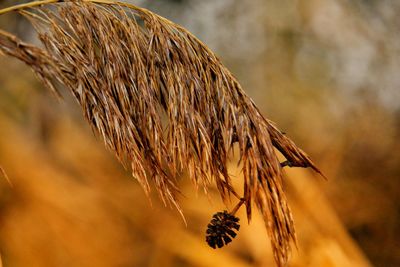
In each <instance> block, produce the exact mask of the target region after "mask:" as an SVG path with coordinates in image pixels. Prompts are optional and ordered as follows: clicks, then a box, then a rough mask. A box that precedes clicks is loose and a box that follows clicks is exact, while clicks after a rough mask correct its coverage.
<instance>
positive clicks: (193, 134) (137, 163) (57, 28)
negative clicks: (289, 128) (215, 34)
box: [0, 0, 320, 266]
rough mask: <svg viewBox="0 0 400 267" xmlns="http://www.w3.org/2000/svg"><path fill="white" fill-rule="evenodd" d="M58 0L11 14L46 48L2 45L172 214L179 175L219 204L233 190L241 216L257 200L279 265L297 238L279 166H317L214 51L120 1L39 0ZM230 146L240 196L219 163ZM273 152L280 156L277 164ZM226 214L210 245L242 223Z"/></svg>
mask: <svg viewBox="0 0 400 267" xmlns="http://www.w3.org/2000/svg"><path fill="white" fill-rule="evenodd" d="M55 2H64V3H56V4H52V5H51V6H52V8H47V6H42V7H39V6H38V4H31V5H29V3H28V4H24V5H22V6H19V7H15V8H11V9H7V10H6V11H10V10H19V11H20V12H21V13H22V14H23V15H24V16H26V17H27V18H28V19H29V20H30V21H31V22H32V24H33V25H34V27H35V29H36V30H37V32H38V36H39V39H40V40H41V42H42V43H43V45H44V47H43V48H39V47H36V46H33V45H30V44H27V43H24V42H23V41H21V40H20V39H18V38H17V37H15V36H13V35H11V34H9V33H7V32H4V31H0V51H2V52H3V53H5V54H7V55H10V56H12V57H15V58H18V59H19V60H22V61H23V62H25V63H26V64H27V65H29V66H30V67H31V68H32V70H33V71H34V73H35V74H36V75H37V76H38V78H39V79H40V80H41V81H42V82H43V84H44V85H45V86H47V87H48V88H49V89H50V90H51V91H53V92H55V93H56V94H58V89H57V88H59V84H62V85H64V86H65V87H66V88H67V89H68V90H69V91H70V92H71V93H72V94H73V95H74V97H75V98H76V100H77V101H78V103H79V104H80V106H81V107H82V111H83V113H84V116H85V118H86V119H87V121H88V122H89V123H90V125H91V127H92V128H93V130H94V132H95V133H97V134H99V135H100V137H101V138H102V140H103V141H104V143H105V145H106V146H107V147H108V148H109V149H111V150H112V151H114V152H115V154H116V156H117V158H118V159H119V160H120V161H121V163H122V164H123V165H124V166H125V167H126V168H129V169H130V170H131V171H132V175H133V177H135V178H136V179H137V180H138V181H139V183H140V184H141V185H142V186H143V188H144V190H145V192H146V193H149V191H150V188H151V186H150V184H151V183H153V184H154V186H155V187H156V189H157V191H158V193H159V194H160V197H161V199H162V200H163V201H164V203H165V204H172V205H175V206H176V207H177V208H178V210H179V211H180V208H179V205H178V202H177V195H178V194H179V189H178V186H177V183H176V177H177V175H179V174H181V173H182V172H187V173H188V174H189V176H190V177H191V179H192V180H193V182H194V184H195V185H196V187H197V186H202V187H203V188H205V190H206V189H207V187H208V186H209V184H210V183H211V182H215V184H216V186H217V188H218V190H219V192H220V194H221V197H222V199H223V200H227V199H228V198H229V196H230V195H231V194H233V195H234V196H236V197H238V198H239V199H241V202H244V205H245V206H246V210H247V217H248V219H249V220H250V219H251V214H252V204H255V205H256V206H257V207H258V209H259V211H260V212H261V214H262V215H263V217H264V220H265V225H266V228H267V230H268V234H269V236H270V238H271V243H272V248H273V252H274V256H275V260H276V262H277V264H278V265H279V266H284V265H285V263H286V262H287V261H288V257H289V254H290V251H291V242H292V241H293V242H296V236H295V228H294V224H293V219H292V214H291V211H290V209H289V206H288V203H287V201H286V197H285V194H284V191H283V185H282V179H283V170H282V168H283V167H284V166H285V165H289V166H291V167H311V168H312V169H314V170H315V171H317V172H318V173H320V171H319V170H318V168H317V167H316V166H315V165H314V163H313V162H312V161H311V160H310V158H309V157H308V156H307V155H306V154H305V153H304V152H303V151H302V150H301V149H299V148H298V147H297V146H296V145H295V144H294V143H293V142H292V141H291V140H290V139H289V138H288V137H286V136H285V135H284V134H282V133H281V132H280V131H279V130H278V129H277V128H276V127H275V126H274V124H273V123H272V122H271V121H269V120H267V119H265V118H264V117H263V116H262V114H261V113H260V111H259V110H258V109H257V107H256V106H255V104H254V102H253V101H252V100H251V99H250V98H249V97H248V96H247V95H246V94H245V93H244V91H243V89H242V88H241V86H240V84H239V83H238V81H237V80H236V79H235V77H234V76H233V75H232V74H231V73H230V72H229V71H228V69H227V68H226V67H225V66H224V65H223V64H222V63H221V61H220V60H219V59H218V57H217V56H216V55H215V54H214V53H213V52H212V51H210V49H209V48H207V46H206V45H204V44H203V43H202V42H200V41H199V40H198V39H197V38H196V37H194V36H193V35H192V34H191V33H189V32H188V31H187V30H185V29H184V28H182V27H180V26H178V25H176V24H174V23H173V22H171V21H168V20H167V19H165V18H162V17H160V16H158V15H156V14H154V13H152V12H150V11H148V10H146V9H142V8H139V7H136V6H133V5H129V4H124V3H121V2H113V1H70V2H69V1H68V2H67V1H55V0H53V1H51V0H50V1H41V4H50V3H55ZM27 8H30V9H29V10H28V9H27ZM1 13H4V11H3V12H1V11H0V14H1ZM235 143H237V144H238V148H239V161H240V163H241V164H242V166H243V170H242V171H243V176H244V181H243V187H244V195H243V198H242V197H239V196H238V194H237V193H236V192H235V190H234V189H233V186H232V184H231V178H230V176H229V174H228V168H227V162H228V159H229V155H230V154H231V152H232V150H233V148H234V145H235ZM274 147H275V148H276V149H278V150H279V151H280V152H281V153H282V154H283V155H284V156H285V158H286V159H287V163H285V164H283V165H281V164H280V162H279V160H278V157H277V155H276V154H275V151H274ZM231 214H232V213H227V212H225V213H217V214H216V215H215V216H214V219H213V221H212V222H211V223H210V225H209V230H208V231H207V234H208V235H209V236H208V237H207V242H208V243H209V244H210V246H212V247H216V246H218V247H220V246H222V245H223V244H224V243H229V242H230V240H231V237H234V235H235V233H234V232H233V231H232V229H236V230H238V229H239V225H238V219H237V218H236V217H235V216H233V215H231ZM233 214H234V213H233ZM217 228H218V229H217ZM217 232H218V235H216V234H214V235H213V233H217ZM229 236H230V237H229Z"/></svg>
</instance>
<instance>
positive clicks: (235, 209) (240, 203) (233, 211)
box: [229, 198, 245, 215]
mask: <svg viewBox="0 0 400 267" xmlns="http://www.w3.org/2000/svg"><path fill="white" fill-rule="evenodd" d="M244 202H245V199H244V198H241V199H240V201H239V203H238V204H237V205H236V206H235V207H234V208H233V210H232V211H231V212H229V213H230V214H231V215H235V214H236V212H237V211H238V210H239V209H240V207H241V206H242V205H243V204H244Z"/></svg>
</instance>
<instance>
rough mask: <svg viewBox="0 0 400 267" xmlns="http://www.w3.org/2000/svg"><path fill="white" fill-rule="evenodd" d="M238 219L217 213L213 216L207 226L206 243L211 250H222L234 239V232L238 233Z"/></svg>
mask: <svg viewBox="0 0 400 267" xmlns="http://www.w3.org/2000/svg"><path fill="white" fill-rule="evenodd" d="M239 228H240V225H239V218H238V217H236V216H234V215H232V214H230V213H228V212H227V211H226V210H225V211H224V212H217V213H216V214H214V216H213V218H212V219H211V222H210V223H209V224H208V226H207V231H206V241H207V243H208V245H209V246H210V247H212V248H214V249H215V248H217V247H218V248H222V247H223V246H224V245H228V244H229V243H230V242H231V241H232V239H233V238H235V237H236V232H235V230H236V231H239Z"/></svg>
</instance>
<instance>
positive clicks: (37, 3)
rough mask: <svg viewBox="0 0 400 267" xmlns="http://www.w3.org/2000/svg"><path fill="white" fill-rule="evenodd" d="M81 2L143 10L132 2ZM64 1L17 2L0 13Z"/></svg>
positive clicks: (104, 0)
mask: <svg viewBox="0 0 400 267" xmlns="http://www.w3.org/2000/svg"><path fill="white" fill-rule="evenodd" d="M82 1H83V2H91V3H97V4H106V5H120V6H124V7H128V8H131V9H134V10H138V11H142V12H145V9H143V8H140V7H137V6H135V5H132V4H128V3H124V2H120V1H113V0H82ZM61 2H65V1H64V0H41V1H33V2H29V3H25V4H19V5H15V6H10V7H6V8H3V9H0V15H3V14H6V13H9V12H12V11H18V10H22V9H26V8H33V7H38V6H43V5H48V4H54V3H61Z"/></svg>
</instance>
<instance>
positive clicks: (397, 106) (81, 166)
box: [0, 0, 400, 267]
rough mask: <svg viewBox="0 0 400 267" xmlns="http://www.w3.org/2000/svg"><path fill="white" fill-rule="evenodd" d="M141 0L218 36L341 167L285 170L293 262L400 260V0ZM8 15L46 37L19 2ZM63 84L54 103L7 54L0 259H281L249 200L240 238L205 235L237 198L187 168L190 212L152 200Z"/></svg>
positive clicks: (173, 262)
mask: <svg viewBox="0 0 400 267" xmlns="http://www.w3.org/2000/svg"><path fill="white" fill-rule="evenodd" d="M19 2H24V1H18V3H19ZM131 2H133V3H135V4H138V5H141V6H143V7H147V8H149V9H151V10H153V11H155V12H157V13H159V14H161V15H163V16H165V17H167V18H169V19H171V20H173V21H175V22H177V23H179V24H181V25H183V26H185V27H186V28H187V29H189V30H190V31H192V32H193V33H194V34H195V35H197V36H198V37H200V39H201V40H203V41H204V42H205V43H206V44H208V45H209V46H210V47H211V48H212V49H213V50H214V51H215V52H216V53H217V54H218V55H220V57H221V59H222V61H223V62H224V63H225V64H226V65H227V66H228V68H229V69H230V70H232V72H233V73H234V74H235V75H236V76H237V77H238V79H239V81H240V82H241V83H242V85H243V87H244V88H245V90H246V92H247V93H248V94H249V95H250V96H251V97H252V98H253V99H254V100H255V102H256V103H257V105H258V106H259V107H260V109H261V110H262V111H263V114H264V115H265V116H266V117H268V118H270V119H272V120H273V121H275V122H276V123H277V125H278V127H279V128H280V129H282V130H283V131H284V132H286V133H287V134H288V135H289V136H290V137H291V138H293V139H294V140H295V141H296V143H297V144H298V145H299V146H300V147H302V148H303V149H304V150H305V151H307V152H308V153H309V154H310V155H311V157H312V158H313V159H314V160H315V162H316V163H317V165H319V166H320V167H321V169H322V170H323V172H324V174H325V175H326V176H327V177H328V178H329V179H328V181H324V180H323V179H321V178H320V177H318V176H315V175H314V174H313V173H312V172H311V171H308V170H300V169H290V170H287V179H286V181H285V182H286V192H287V193H288V196H289V203H290V205H291V207H292V209H293V212H294V219H295V222H296V227H297V234H298V238H299V244H298V250H296V249H295V248H294V251H293V259H292V260H291V262H290V264H289V265H290V266H295V267H303V266H304V267H305V266H307V267H314V266H315V267H325V266H326V267H330V266H338V267H339V266H340V267H346V266H384V267H391V266H393V267H395V266H400V240H399V236H400V206H399V203H400V180H399V176H400V153H399V151H400V143H399V141H398V140H399V139H400V91H399V88H398V87H399V85H400V76H399V75H398V73H399V72H400V53H399V51H400V35H399V34H398V31H399V29H400V24H399V23H398V19H397V14H399V12H400V3H399V2H398V1H396V0H392V1H390V0H387V1H378V0H369V1H366V0H364V1H342V0H310V1H289V0H279V1H277V0H271V1H265V0H253V1H240V0H219V1H211V0H203V1H196V0H179V1H178V0H174V1H172V0H169V1H167V0H164V1H146V0H142V1H131ZM15 3H16V1H2V2H1V3H0V7H6V6H10V5H12V4H15ZM0 27H1V29H4V30H8V31H10V32H13V33H15V34H17V35H18V36H20V37H21V38H22V39H24V40H26V41H30V42H34V43H35V42H37V41H36V39H35V35H34V32H33V31H32V28H31V27H30V26H29V24H28V23H27V22H26V21H25V20H24V19H23V18H21V16H19V15H17V14H7V15H3V16H1V17H0ZM64 93H65V96H64V101H61V102H60V101H57V100H56V99H55V98H54V97H53V96H52V95H51V93H49V92H47V91H46V90H45V89H44V88H43V87H42V86H41V85H40V84H39V82H38V81H37V80H36V79H35V77H34V76H33V74H32V72H31V71H30V70H29V69H28V68H27V67H26V66H25V65H23V64H22V63H20V62H18V61H16V60H15V59H12V58H9V57H5V56H0V166H2V167H3V168H4V170H5V172H6V173H7V176H8V177H9V180H10V182H8V180H7V179H6V178H5V177H0V254H1V260H0V266H1V265H2V264H3V266H5V267H8V266H10V267H11V266H12V267H14V266H16V267H20V266H21V267H22V266H85V267H86V266H118V267H125V266H126V267H128V266H166V267H167V266H233V267H235V266H274V262H273V257H272V255H271V250H270V245H269V239H268V237H267V234H266V231H265V228H264V225H263V222H262V220H261V218H259V217H258V216H255V218H254V220H253V221H252V222H251V224H250V225H247V223H246V219H245V214H243V213H240V218H241V221H242V223H241V230H240V232H239V235H238V237H237V238H236V239H235V240H234V242H233V243H232V244H230V245H229V246H228V247H226V248H223V249H221V250H212V249H210V248H209V247H208V246H207V244H206V242H205V236H204V235H205V230H206V226H207V223H208V222H209V220H210V219H211V216H212V215H213V213H215V212H217V211H220V210H223V209H225V208H226V207H225V205H224V204H223V203H222V202H221V200H220V199H219V197H218V195H217V193H216V191H215V190H211V192H210V195H209V196H208V197H207V196H205V195H204V194H203V192H202V191H201V190H199V191H198V192H196V190H195V189H194V187H193V186H192V184H191V182H190V180H189V179H187V177H182V179H181V180H180V184H181V188H182V192H183V195H182V197H181V198H180V202H181V205H182V207H183V210H184V213H185V216H186V219H187V223H188V225H187V226H185V224H184V223H183V221H182V219H181V218H180V216H179V214H178V213H177V212H176V211H175V210H174V209H170V208H166V207H164V206H163V204H162V203H161V201H160V200H159V199H158V197H157V195H156V194H154V195H153V196H152V198H151V201H150V200H148V199H147V198H146V196H145V194H144V192H143V191H142V189H141V188H140V186H139V185H138V183H137V182H136V181H135V180H134V179H133V178H132V177H131V176H130V175H129V173H128V172H126V171H125V170H124V169H123V168H122V167H121V166H120V165H119V164H118V162H117V161H116V159H115V158H114V156H113V155H112V153H111V152H109V151H107V150H106V149H105V148H104V146H103V144H102V143H101V141H99V139H98V138H96V137H95V136H94V135H93V133H92V132H91V130H90V129H89V126H88V125H87V123H86V122H85V121H84V120H83V118H82V115H81V113H80V108H79V107H78V105H77V103H75V101H74V100H73V99H72V97H71V96H70V95H69V94H68V93H67V92H64ZM235 162H236V161H235V160H233V161H232V166H231V173H232V177H234V180H235V181H236V183H237V185H238V186H240V183H241V173H240V170H238V169H237V168H236V164H235ZM234 204H235V203H232V205H231V206H233V205H234ZM231 206H229V208H231ZM1 262H2V264H1Z"/></svg>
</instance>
